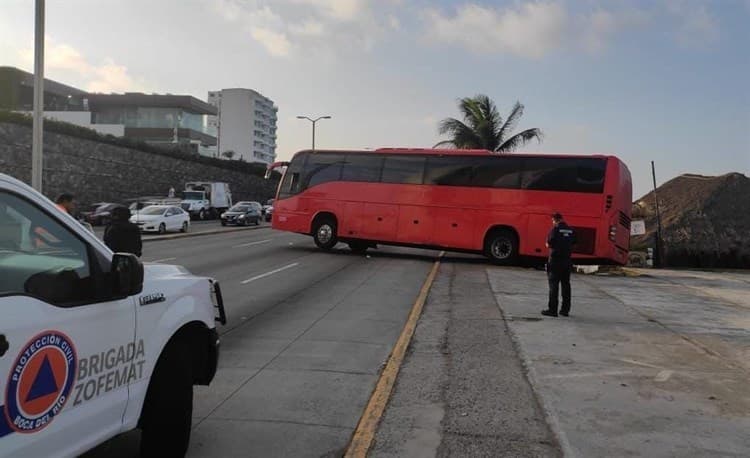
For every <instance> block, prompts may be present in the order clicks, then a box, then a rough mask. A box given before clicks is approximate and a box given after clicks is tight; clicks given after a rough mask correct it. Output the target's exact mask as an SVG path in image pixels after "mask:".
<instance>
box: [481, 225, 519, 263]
mask: <svg viewBox="0 0 750 458" xmlns="http://www.w3.org/2000/svg"><path fill="white" fill-rule="evenodd" d="M484 254H485V256H487V257H488V258H490V260H491V261H492V262H493V263H495V264H499V265H504V266H507V265H511V264H513V263H515V262H516V260H517V259H518V237H517V236H516V234H515V233H514V232H513V231H511V230H509V229H497V230H495V231H492V232H491V233H490V234H489V235H488V236H487V239H486V240H485V242H484Z"/></svg>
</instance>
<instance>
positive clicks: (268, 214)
mask: <svg viewBox="0 0 750 458" xmlns="http://www.w3.org/2000/svg"><path fill="white" fill-rule="evenodd" d="M263 218H264V219H265V220H266V222H270V221H271V218H273V205H266V206H265V207H263Z"/></svg>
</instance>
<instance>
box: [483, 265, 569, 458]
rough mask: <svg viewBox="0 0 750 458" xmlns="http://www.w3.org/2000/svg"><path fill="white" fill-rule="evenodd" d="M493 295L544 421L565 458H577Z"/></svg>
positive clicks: (487, 273)
mask: <svg viewBox="0 0 750 458" xmlns="http://www.w3.org/2000/svg"><path fill="white" fill-rule="evenodd" d="M485 275H486V276H487V281H488V282H490V278H489V271H488V270H487V269H485ZM490 284H491V283H490ZM490 289H491V288H490ZM492 295H493V296H494V298H495V305H497V308H498V310H500V315H501V316H502V317H503V323H504V324H505V329H507V330H508V335H509V336H510V340H511V342H513V347H514V348H515V350H516V353H517V354H518V356H519V358H520V359H521V366H522V367H523V372H524V373H525V374H526V380H528V381H529V385H531V390H532V391H533V392H534V395H535V396H536V399H537V402H539V407H540V408H541V409H542V414H543V415H544V419H545V420H546V421H547V425H549V428H550V430H551V431H552V435H553V436H554V437H555V439H556V440H557V444H558V445H559V446H560V450H561V451H562V454H563V457H565V458H576V457H577V456H578V455H577V454H576V452H575V450H574V449H573V447H572V446H571V445H570V441H568V435H567V434H565V431H563V429H562V427H561V426H560V421H559V419H558V417H557V414H556V413H555V410H554V408H553V407H552V405H551V403H550V402H549V401H548V400H547V399H546V398H545V397H544V396H543V395H542V390H541V389H540V388H539V380H538V378H537V375H536V371H535V370H534V366H533V365H532V363H531V358H529V355H527V354H526V351H525V350H524V349H523V346H522V345H521V340H520V338H519V337H518V335H517V334H516V332H515V331H514V330H513V328H512V327H511V326H510V324H508V322H509V321H510V320H508V318H507V317H506V316H505V311H504V310H503V307H502V306H501V305H500V300H499V299H498V297H497V294H495V292H494V291H492Z"/></svg>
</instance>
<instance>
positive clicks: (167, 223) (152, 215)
mask: <svg viewBox="0 0 750 458" xmlns="http://www.w3.org/2000/svg"><path fill="white" fill-rule="evenodd" d="M130 222H131V223H135V224H137V225H138V227H140V228H141V231H143V232H158V233H160V234H164V233H165V232H167V231H180V232H187V231H188V229H190V215H189V214H188V213H187V212H186V211H185V210H183V209H181V208H180V207H175V206H173V205H150V206H148V207H144V208H142V209H141V210H138V211H137V212H136V213H135V214H134V215H133V216H131V217H130Z"/></svg>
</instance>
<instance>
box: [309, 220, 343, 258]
mask: <svg viewBox="0 0 750 458" xmlns="http://www.w3.org/2000/svg"><path fill="white" fill-rule="evenodd" d="M336 229H337V228H336V221H335V220H334V219H332V218H321V219H319V220H318V221H317V222H316V223H315V227H314V228H313V234H312V235H313V240H314V241H315V244H316V245H317V246H318V248H320V249H321V250H326V251H329V250H332V249H333V247H334V246H336V244H337V243H338V236H337V234H336Z"/></svg>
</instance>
